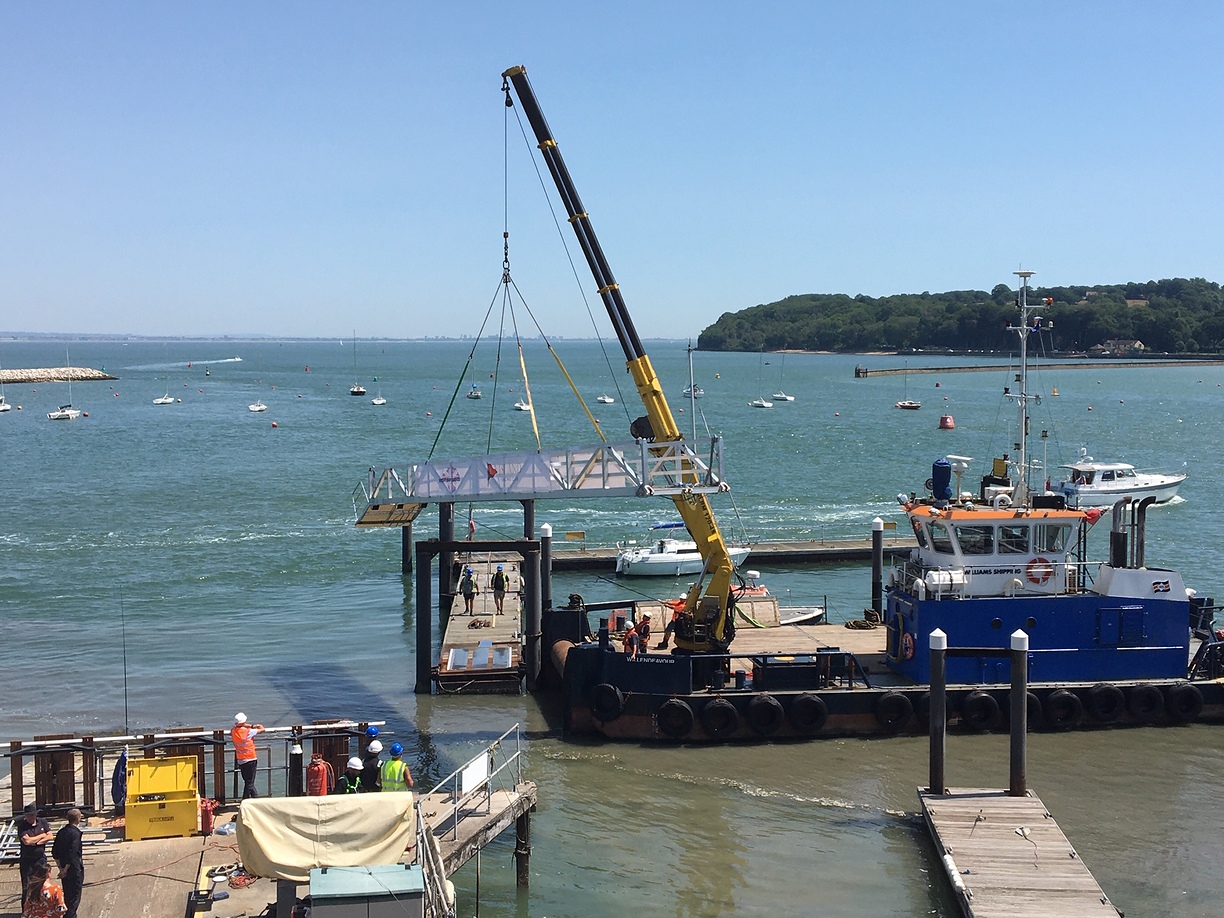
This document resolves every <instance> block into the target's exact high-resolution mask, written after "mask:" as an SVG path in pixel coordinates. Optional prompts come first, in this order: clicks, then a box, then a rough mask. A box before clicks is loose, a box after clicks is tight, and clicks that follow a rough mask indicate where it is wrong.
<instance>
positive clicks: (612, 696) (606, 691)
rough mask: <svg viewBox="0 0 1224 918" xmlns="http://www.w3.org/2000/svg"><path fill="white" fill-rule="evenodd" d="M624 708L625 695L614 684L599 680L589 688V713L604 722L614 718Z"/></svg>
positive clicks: (619, 714) (618, 715)
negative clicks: (593, 686)
mask: <svg viewBox="0 0 1224 918" xmlns="http://www.w3.org/2000/svg"><path fill="white" fill-rule="evenodd" d="M624 710H625V696H624V693H622V692H621V690H620V689H618V688H617V687H616V686H615V685H612V684H611V683H609V682H601V683H599V684H598V685H597V686H595V688H593V689H591V713H592V714H594V715H595V719H596V720H601V721H603V722H604V723H608V722H609V721H613V720H616V718H618V717H620V716H621V712H622V711H624Z"/></svg>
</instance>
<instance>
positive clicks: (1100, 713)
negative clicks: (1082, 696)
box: [1088, 682, 1126, 724]
mask: <svg viewBox="0 0 1224 918" xmlns="http://www.w3.org/2000/svg"><path fill="white" fill-rule="evenodd" d="M1125 710H1126V696H1125V695H1123V694H1122V689H1120V688H1118V687H1117V686H1116V685H1110V684H1109V683H1108V682H1098V683H1097V684H1096V685H1094V686H1093V687H1092V688H1090V689H1088V713H1089V714H1091V715H1092V719H1093V720H1095V721H1097V722H1098V723H1102V724H1111V723H1113V722H1114V721H1115V720H1117V719H1118V718H1119V717H1121V716H1122V712H1123V711H1125Z"/></svg>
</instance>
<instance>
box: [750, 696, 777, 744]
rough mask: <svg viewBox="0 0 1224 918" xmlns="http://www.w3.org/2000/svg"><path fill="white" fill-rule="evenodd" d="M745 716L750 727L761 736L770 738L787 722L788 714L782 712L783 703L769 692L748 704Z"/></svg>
mask: <svg viewBox="0 0 1224 918" xmlns="http://www.w3.org/2000/svg"><path fill="white" fill-rule="evenodd" d="M745 716H746V717H747V720H748V726H750V727H751V728H752V729H753V730H755V731H756V732H757V733H759V734H761V736H768V735H769V734H771V733H773V732H775V731H776V730H777V729H778V728H779V727H780V726H782V722H783V721H784V720H786V712H785V711H783V710H782V703H781V702H780V701H778V699H777V698H775V697H774V696H773V695H770V694H769V693H768V692H762V693H761V694H759V695H757V696H756V697H755V698H753V699H752V701H750V702H748V711H747V712H746V715H745Z"/></svg>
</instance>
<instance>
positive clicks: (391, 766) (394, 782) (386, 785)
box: [382, 743, 412, 792]
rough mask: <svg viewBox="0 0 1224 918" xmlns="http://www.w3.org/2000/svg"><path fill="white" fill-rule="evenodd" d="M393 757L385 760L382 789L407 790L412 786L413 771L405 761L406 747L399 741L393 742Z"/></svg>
mask: <svg viewBox="0 0 1224 918" xmlns="http://www.w3.org/2000/svg"><path fill="white" fill-rule="evenodd" d="M390 751H391V758H390V759H389V760H388V761H386V762H383V766H382V789H383V790H384V791H400V792H403V791H406V790H408V788H410V787H412V772H410V771H409V770H408V764H407V763H406V762H404V760H403V757H404V747H403V746H401V745H400V744H399V743H392V744H391V750H390Z"/></svg>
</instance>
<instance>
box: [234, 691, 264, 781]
mask: <svg viewBox="0 0 1224 918" xmlns="http://www.w3.org/2000/svg"><path fill="white" fill-rule="evenodd" d="M263 732H264V727H263V724H249V723H247V716H246V715H245V714H243V713H242V712H241V711H239V712H238V713H237V714H235V715H234V728H233V729H232V730H230V739H231V740H232V741H233V743H234V764H236V765H237V766H238V770H239V771H240V772H242V799H243V800H246V799H247V798H248V797H258V796H259V793H258V791H256V790H255V773H256V772H257V771H258V770H259V753H258V752H256V751H255V737H256V736H258V735H259V734H260V733H263Z"/></svg>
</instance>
